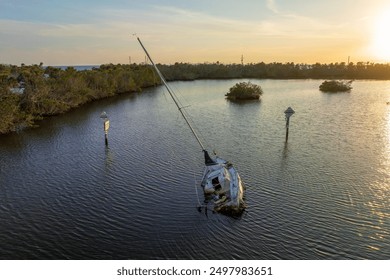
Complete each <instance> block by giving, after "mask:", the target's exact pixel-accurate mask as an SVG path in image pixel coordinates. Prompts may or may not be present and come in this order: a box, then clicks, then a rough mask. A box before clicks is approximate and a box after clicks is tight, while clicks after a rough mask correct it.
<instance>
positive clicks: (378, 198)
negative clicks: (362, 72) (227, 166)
mask: <svg viewBox="0 0 390 280" xmlns="http://www.w3.org/2000/svg"><path fill="white" fill-rule="evenodd" d="M237 81H238V80H223V81H213V80H206V81H195V82H173V83H170V84H171V86H172V87H173V88H174V89H175V91H176V92H177V93H178V94H179V96H180V98H181V100H182V102H183V104H185V105H186V104H189V105H190V107H188V108H187V111H188V112H189V113H190V115H191V117H192V120H193V121H194V123H195V124H196V128H197V129H198V131H199V132H200V134H201V137H202V139H203V140H204V141H205V143H206V146H207V147H208V149H209V150H210V151H211V150H213V149H216V151H217V153H218V154H219V155H220V156H222V157H224V158H226V159H228V160H229V161H231V162H232V163H234V165H235V166H236V168H237V169H238V170H239V172H240V174H241V177H242V179H243V181H244V183H245V185H246V187H247V191H246V202H247V205H248V208H247V211H246V212H245V213H244V214H243V216H242V217H240V218H238V219H234V218H230V217H226V216H223V215H219V214H214V213H212V212H211V211H208V212H207V213H205V212H204V211H203V212H202V213H199V212H198V210H197V205H198V203H203V193H202V190H201V188H200V186H199V183H200V182H199V181H200V179H201V174H202V171H203V154H202V152H201V150H200V148H199V146H198V144H197V142H196V141H195V139H193V136H192V134H191V132H190V130H189V129H188V127H186V124H185V122H184V120H183V119H182V118H181V116H180V113H179V112H178V111H177V109H176V108H175V107H174V104H173V103H172V101H171V100H170V97H169V95H168V94H167V93H166V92H165V90H164V89H163V88H162V87H157V88H151V89H148V90H145V91H144V92H143V93H142V94H138V95H134V94H132V95H122V96H119V97H115V98H111V99H106V100H103V101H99V102H96V103H93V104H91V105H87V106H84V107H82V108H79V109H76V110H73V111H71V112H70V113H68V114H66V115H62V116H57V117H53V118H50V119H47V120H44V121H42V122H41V123H40V127H39V128H35V129H30V130H26V131H24V132H21V133H19V134H12V135H7V136H0V159H1V160H0V220H1V224H0V258H2V259H388V258H389V256H390V219H389V218H390V200H389V197H390V196H389V194H390V106H389V105H387V104H386V102H388V101H390V82H388V81H355V82H354V83H353V90H352V91H351V92H350V93H338V94H327V93H321V92H319V91H318V86H319V84H320V83H321V82H322V81H319V80H251V81H252V82H255V83H258V84H259V85H261V87H262V88H263V90H264V95H263V97H262V101H261V102H248V103H233V102H229V101H227V100H225V99H224V94H225V92H227V90H228V89H229V88H230V87H231V86H233V85H234V84H235V83H236V82H237ZM289 106H291V107H292V108H293V109H294V110H295V112H296V113H295V114H294V115H293V116H292V117H291V119H290V133H289V141H288V144H285V141H284V140H285V139H284V137H285V119H284V113H283V112H284V110H285V109H287V107H289ZM102 111H106V112H107V114H108V116H109V118H110V121H111V127H110V131H109V136H108V139H109V146H108V147H106V146H105V144H104V133H103V124H102V122H101V119H100V118H99V116H100V114H101V112H102Z"/></svg>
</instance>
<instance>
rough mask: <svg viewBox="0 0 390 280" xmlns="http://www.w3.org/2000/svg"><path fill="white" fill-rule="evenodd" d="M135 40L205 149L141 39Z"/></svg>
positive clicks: (201, 145)
mask: <svg viewBox="0 0 390 280" xmlns="http://www.w3.org/2000/svg"><path fill="white" fill-rule="evenodd" d="M137 40H138V42H139V44H140V45H141V47H142V49H143V50H144V52H145V54H146V56H147V57H148V58H149V60H150V62H151V63H152V65H153V67H154V69H155V70H156V72H157V74H158V75H159V76H160V79H161V81H162V82H163V84H164V86H165V88H166V89H167V91H168V93H169V95H170V96H171V98H172V99H173V102H174V103H175V105H176V107H177V108H178V109H179V111H180V113H181V115H182V116H183V118H184V120H185V121H186V123H187V125H188V127H189V128H190V129H191V132H192V134H193V135H194V136H195V138H196V140H197V141H198V143H199V145H200V147H201V148H202V150H205V148H204V146H203V144H202V141H200V138H199V136H198V134H197V133H196V131H195V130H194V128H193V127H192V125H191V123H190V122H189V120H188V119H187V116H186V115H185V113H184V111H183V108H182V107H180V105H179V103H178V101H177V100H176V98H175V96H174V94H173V93H172V91H171V89H170V87H169V86H168V83H167V81H166V80H165V78H164V76H163V75H162V74H161V72H160V70H159V69H158V68H157V66H156V64H154V62H153V60H152V58H151V57H150V55H149V53H148V51H147V50H146V48H145V47H144V45H143V44H142V42H141V40H140V39H139V38H138V37H137Z"/></svg>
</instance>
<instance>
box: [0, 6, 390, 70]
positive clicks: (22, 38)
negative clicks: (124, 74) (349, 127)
mask: <svg viewBox="0 0 390 280" xmlns="http://www.w3.org/2000/svg"><path fill="white" fill-rule="evenodd" d="M389 26H390V5H389V4H388V3H387V1H385V0H373V1H370V3H369V4H367V2H366V1H363V0H357V1H354V5H350V2H349V1H345V0H339V1H336V0H328V1H312V2H307V1H303V0H297V1H294V2H293V3H292V1H287V0H264V1H252V0H243V1H240V2H239V3H238V2H236V1H230V0H229V1H222V0H214V1H211V2H210V1H205V0H200V1H186V2H181V1H174V0H163V1H158V2H157V1H152V0H146V1H142V2H135V1H129V2H126V3H123V1H119V0H113V1H110V2H109V3H96V2H94V1H91V0H86V1H75V0H70V1H67V2H64V3H63V4H62V5H61V7H59V6H58V5H55V3H51V2H48V3H43V2H42V3H41V2H38V3H34V4H33V3H31V1H27V0H21V1H17V2H0V42H1V44H0V63H4V64H14V65H19V64H21V63H24V64H27V65H28V64H39V63H40V62H43V63H44V65H53V66H54V65H99V64H105V63H114V64H115V63H122V64H126V63H130V62H131V63H141V62H143V61H144V60H145V57H144V54H143V53H142V50H141V49H140V48H139V46H138V44H137V42H136V39H135V38H134V37H133V36H131V34H132V33H137V34H138V35H139V36H140V37H141V39H142V40H143V42H144V44H145V45H146V46H147V47H148V48H149V49H150V50H151V52H153V54H154V58H155V60H156V62H158V63H165V64H173V63H175V62H188V63H204V62H210V63H214V62H217V61H219V62H221V63H225V64H230V63H241V62H243V63H257V62H265V63H271V62H281V63H286V62H294V63H308V64H314V63H317V62H319V63H336V62H347V61H350V62H353V63H357V62H360V61H361V62H368V61H369V62H374V63H376V62H378V63H388V62H390V36H389V33H388V30H387V28H388V27H389ZM242 56H243V61H242V60H241V58H242Z"/></svg>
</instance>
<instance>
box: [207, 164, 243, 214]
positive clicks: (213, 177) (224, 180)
mask: <svg viewBox="0 0 390 280" xmlns="http://www.w3.org/2000/svg"><path fill="white" fill-rule="evenodd" d="M202 187H203V190H204V193H205V195H206V197H208V198H210V201H212V202H213V204H214V206H213V207H214V210H215V211H216V212H220V213H223V214H227V215H239V214H241V213H242V212H243V210H244V209H245V202H244V189H245V188H244V185H243V183H242V181H241V178H240V175H239V174H238V172H237V170H236V169H235V168H234V167H233V165H232V164H231V163H229V162H227V161H225V160H223V159H221V158H218V157H217V158H216V159H215V160H213V162H209V164H206V167H205V169H204V172H203V179H202Z"/></svg>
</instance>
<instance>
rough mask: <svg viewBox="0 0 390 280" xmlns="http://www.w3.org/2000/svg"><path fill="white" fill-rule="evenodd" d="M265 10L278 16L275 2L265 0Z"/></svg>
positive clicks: (273, 0)
mask: <svg viewBox="0 0 390 280" xmlns="http://www.w3.org/2000/svg"><path fill="white" fill-rule="evenodd" d="M267 8H268V9H269V10H271V11H272V12H274V13H275V14H279V9H278V7H277V5H276V2H275V0H267Z"/></svg>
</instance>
